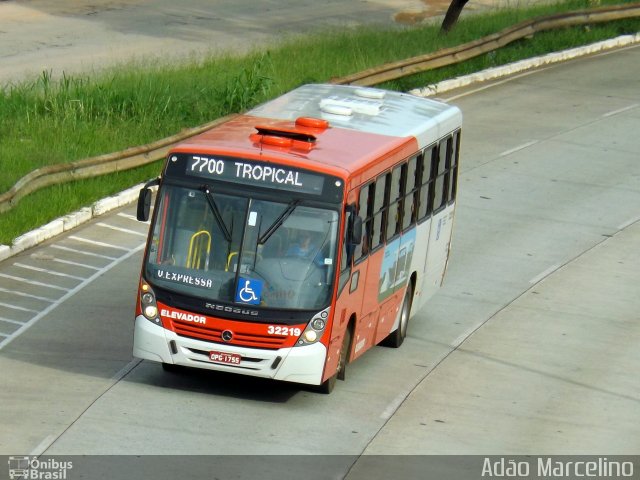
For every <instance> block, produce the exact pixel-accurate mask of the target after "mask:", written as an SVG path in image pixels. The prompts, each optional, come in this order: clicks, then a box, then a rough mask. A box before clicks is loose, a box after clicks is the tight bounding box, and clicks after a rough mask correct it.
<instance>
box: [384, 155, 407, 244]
mask: <svg viewBox="0 0 640 480" xmlns="http://www.w3.org/2000/svg"><path fill="white" fill-rule="evenodd" d="M402 168H403V165H398V166H397V167H395V168H394V169H393V170H392V171H391V175H390V177H391V181H390V182H391V183H390V184H389V208H388V211H387V233H386V240H390V239H391V238H392V237H394V236H395V235H396V234H398V233H400V230H401V228H400V225H401V223H400V220H401V215H402V209H401V200H402V194H403V193H404V187H403V185H402V180H403V175H402ZM404 180H405V181H406V175H405V176H404Z"/></svg>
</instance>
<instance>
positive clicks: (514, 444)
mask: <svg viewBox="0 0 640 480" xmlns="http://www.w3.org/2000/svg"><path fill="white" fill-rule="evenodd" d="M639 347H640V221H638V220H636V222H635V223H633V224H632V225H630V226H627V227H623V229H622V230H621V231H620V232H618V233H617V234H615V235H613V236H612V237H611V238H606V239H603V242H602V243H600V244H598V245H596V246H595V247H593V248H592V249H591V250H588V251H586V252H585V253H584V254H582V255H580V256H579V257H577V258H575V259H574V260H573V261H571V262H570V263H568V264H566V265H564V266H562V267H561V268H559V269H558V270H557V271H556V272H554V273H552V274H551V275H549V276H548V277H546V278H545V279H544V280H542V281H540V282H539V283H536V284H533V285H532V286H531V288H530V289H529V290H528V291H526V292H525V293H523V294H522V295H521V296H520V297H518V298H516V299H515V301H513V302H512V303H511V304H509V305H508V306H506V307H505V308H504V309H502V310H501V311H499V312H498V313H497V314H496V315H494V316H493V317H491V318H489V319H488V320H487V321H486V323H485V324H484V325H483V326H482V328H480V329H479V330H477V331H476V332H475V333H474V334H472V335H471V336H470V337H469V338H467V340H466V341H464V342H463V343H462V344H461V345H460V346H459V347H458V348H457V349H456V350H454V351H453V352H452V353H451V354H449V355H448V357H447V358H446V362H442V363H441V364H440V365H439V366H437V367H436V368H435V369H433V370H432V371H431V373H430V374H429V375H428V376H427V377H426V378H425V379H424V380H423V381H422V382H421V383H420V385H419V386H418V387H417V388H416V389H415V390H414V391H413V392H412V394H411V395H410V396H409V397H408V398H407V400H406V401H405V402H404V404H403V405H402V406H401V407H400V409H399V410H398V411H397V412H396V414H395V415H394V416H393V417H392V418H391V419H390V420H389V422H388V423H387V425H386V426H385V427H384V428H383V429H382V430H381V432H380V433H379V434H378V435H377V436H376V438H375V439H374V440H373V441H372V442H371V444H370V445H369V446H368V448H367V449H366V450H365V452H364V454H365V455H375V454H387V455H388V454H420V455H427V454H429V455H434V454H450V453H451V452H458V453H460V454H463V453H464V454H482V455H484V454H500V455H515V454H531V453H539V454H545V453H551V452H552V453H553V454H554V455H562V454H567V455H568V454H581V455H588V454H592V455H603V454H607V455H609V454H610V455H613V454H616V455H622V454H625V455H632V454H638V452H640V434H639V430H638V425H640V382H638V378H640V348H639Z"/></svg>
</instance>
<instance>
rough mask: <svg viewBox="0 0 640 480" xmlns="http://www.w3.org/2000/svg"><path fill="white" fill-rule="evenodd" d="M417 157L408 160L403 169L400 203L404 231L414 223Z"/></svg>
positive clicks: (415, 213)
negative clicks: (401, 200) (402, 195)
mask: <svg viewBox="0 0 640 480" xmlns="http://www.w3.org/2000/svg"><path fill="white" fill-rule="evenodd" d="M417 167H418V155H416V156H413V157H411V158H410V159H409V161H408V162H407V164H406V165H405V167H404V170H405V171H404V184H405V189H404V200H403V202H402V209H403V213H402V230H403V231H404V230H406V229H407V228H409V227H410V226H411V225H412V224H413V223H415V221H416V215H417V205H418V204H417V197H416V186H417V185H418V181H417V174H418V170H417Z"/></svg>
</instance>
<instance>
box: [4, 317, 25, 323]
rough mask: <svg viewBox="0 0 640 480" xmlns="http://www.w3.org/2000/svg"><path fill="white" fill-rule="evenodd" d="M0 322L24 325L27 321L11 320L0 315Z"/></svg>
mask: <svg viewBox="0 0 640 480" xmlns="http://www.w3.org/2000/svg"><path fill="white" fill-rule="evenodd" d="M0 322H7V323H13V324H14V325H24V324H25V323H27V322H19V321H18V320H11V319H10V318H5V317H0Z"/></svg>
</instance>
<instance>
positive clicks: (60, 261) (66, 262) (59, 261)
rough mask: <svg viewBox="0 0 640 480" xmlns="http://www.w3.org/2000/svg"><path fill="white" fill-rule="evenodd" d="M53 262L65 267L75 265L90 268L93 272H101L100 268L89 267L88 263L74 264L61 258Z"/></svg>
mask: <svg viewBox="0 0 640 480" xmlns="http://www.w3.org/2000/svg"><path fill="white" fill-rule="evenodd" d="M53 261H54V262H58V263H64V264H65V265H73V266H74V267H82V268H89V269H91V270H100V267H94V266H93V265H87V264H86V263H78V262H72V261H71V260H62V259H61V258H54V259H53Z"/></svg>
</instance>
